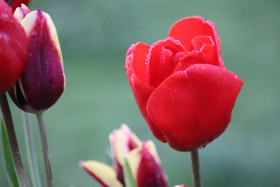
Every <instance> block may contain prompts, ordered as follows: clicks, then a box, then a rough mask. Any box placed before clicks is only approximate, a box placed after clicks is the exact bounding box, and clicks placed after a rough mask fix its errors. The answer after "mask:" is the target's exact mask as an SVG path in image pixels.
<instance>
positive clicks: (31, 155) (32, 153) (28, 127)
mask: <svg viewBox="0 0 280 187" xmlns="http://www.w3.org/2000/svg"><path fill="white" fill-rule="evenodd" d="M22 120H23V130H24V137H25V146H26V152H27V158H28V165H29V172H30V176H31V183H32V186H36V187H42V183H41V179H40V174H39V169H38V163H37V156H36V149H35V144H34V142H35V141H34V136H33V130H32V124H31V120H30V115H29V114H28V113H26V112H24V111H22Z"/></svg>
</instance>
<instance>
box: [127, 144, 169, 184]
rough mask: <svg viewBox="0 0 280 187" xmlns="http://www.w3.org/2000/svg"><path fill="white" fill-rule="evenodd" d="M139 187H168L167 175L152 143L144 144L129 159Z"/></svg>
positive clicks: (133, 151)
mask: <svg viewBox="0 0 280 187" xmlns="http://www.w3.org/2000/svg"><path fill="white" fill-rule="evenodd" d="M127 161H128V164H129V166H130V169H131V171H132V174H133V178H134V180H135V182H136V186H138V187H167V186H168V184H167V182H166V179H165V174H164V173H163V170H162V168H161V164H160V160H159V157H158V155H157V152H156V148H155V145H154V143H153V142H152V141H148V142H144V143H143V144H142V145H140V146H139V147H138V148H137V149H134V150H132V151H131V153H130V154H129V155H128V157H127Z"/></svg>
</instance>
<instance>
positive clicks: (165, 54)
mask: <svg viewBox="0 0 280 187" xmlns="http://www.w3.org/2000/svg"><path fill="white" fill-rule="evenodd" d="M184 51H185V49H184V47H183V46H182V45H181V44H180V42H179V41H176V40H174V39H173V38H168V39H165V40H160V41H158V42H156V43H154V44H153V45H152V47H151V49H150V51H149V54H148V58H147V62H148V64H147V65H148V68H147V69H146V71H147V75H148V80H149V84H150V85H151V86H154V87H157V86H158V85H159V84H160V83H161V82H162V81H163V80H164V79H166V78H167V77H168V76H169V75H171V73H172V72H173V70H174V68H175V66H176V62H175V61H174V58H173V57H174V56H175V55H176V54H177V53H179V52H184Z"/></svg>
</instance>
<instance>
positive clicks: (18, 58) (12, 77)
mask: <svg viewBox="0 0 280 187" xmlns="http://www.w3.org/2000/svg"><path fill="white" fill-rule="evenodd" d="M26 53H27V39H26V34H25V32H24V30H23V28H22V27H21V25H20V24H19V23H18V21H17V20H16V19H15V17H14V16H13V14H12V10H11V8H10V7H9V6H8V5H7V4H6V3H5V2H4V1H0V67H1V68H0V75H1V76H0V94H2V93H4V92H5V91H7V90H9V89H10V88H11V87H12V86H13V85H14V84H15V83H16V81H17V80H18V78H19V76H20V74H21V73H22V70H23V68H24V65H25V60H26Z"/></svg>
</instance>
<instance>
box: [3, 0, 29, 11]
mask: <svg viewBox="0 0 280 187" xmlns="http://www.w3.org/2000/svg"><path fill="white" fill-rule="evenodd" d="M29 1H30V0H6V2H8V3H9V5H10V7H11V8H12V9H13V11H15V10H16V8H17V7H20V6H21V5H22V4H25V5H28V4H29Z"/></svg>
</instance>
